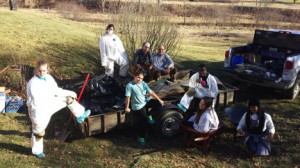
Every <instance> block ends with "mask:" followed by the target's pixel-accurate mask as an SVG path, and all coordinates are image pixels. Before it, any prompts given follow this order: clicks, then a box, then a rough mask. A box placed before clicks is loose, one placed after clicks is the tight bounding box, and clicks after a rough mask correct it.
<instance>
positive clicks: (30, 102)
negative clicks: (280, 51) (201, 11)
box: [27, 24, 275, 158]
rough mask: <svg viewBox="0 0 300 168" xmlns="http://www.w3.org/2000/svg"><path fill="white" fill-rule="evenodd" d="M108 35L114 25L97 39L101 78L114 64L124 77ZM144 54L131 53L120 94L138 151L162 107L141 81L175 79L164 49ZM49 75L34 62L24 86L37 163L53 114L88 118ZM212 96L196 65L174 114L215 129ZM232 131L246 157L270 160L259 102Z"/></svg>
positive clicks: (121, 52) (208, 78)
mask: <svg viewBox="0 0 300 168" xmlns="http://www.w3.org/2000/svg"><path fill="white" fill-rule="evenodd" d="M113 31H114V25H112V24H109V25H108V26H107V28H106V33H105V34H104V35H103V36H101V38H100V52H101V64H102V66H104V67H105V74H106V75H109V76H113V74H114V62H116V63H117V64H119V65H120V73H119V74H120V76H122V77H126V76H127V73H128V69H129V64H128V58H127V54H126V52H125V49H124V47H123V45H122V42H121V40H120V39H119V37H118V36H117V35H115V34H114V33H113ZM149 48H150V43H149V42H145V43H144V44H143V47H142V49H140V50H138V51H137V52H136V53H135V55H134V59H133V65H134V71H133V74H134V75H133V80H132V81H131V82H129V83H128V84H127V86H126V89H125V97H126V102H125V112H126V113H130V112H133V114H134V115H135V116H136V117H137V118H138V120H139V122H138V125H137V126H136V127H135V128H136V132H137V134H138V142H139V143H140V144H141V145H144V144H145V143H146V140H145V136H146V129H147V124H155V120H154V119H153V118H152V114H151V113H153V112H155V111H158V110H159V108H160V107H161V106H163V105H164V101H163V100H161V99H160V98H159V97H158V96H157V95H156V94H155V93H154V92H153V91H152V90H151V89H150V88H149V86H148V84H147V83H146V82H144V81H143V80H144V77H145V75H146V76H148V77H149V76H151V74H153V75H154V78H155V77H156V78H157V77H158V76H159V74H170V77H171V78H172V77H173V79H174V74H175V68H174V62H173V61H172V59H171V58H170V57H169V56H168V55H167V54H166V53H165V52H164V46H163V45H159V46H158V53H156V54H154V55H152V54H151V52H150V50H149ZM48 71H49V64H48V63H47V62H46V61H45V60H40V61H38V63H37V66H36V73H35V75H34V76H33V77H32V78H31V79H30V81H29V82H28V84H27V106H28V112H29V116H30V119H31V122H32V137H31V144H32V153H33V154H34V155H36V156H37V157H39V158H44V157H45V153H44V151H43V137H44V135H45V129H46V127H47V125H48V124H49V121H50V118H51V116H52V115H53V114H54V113H55V112H57V111H59V110H60V109H62V108H64V107H66V106H67V107H68V108H69V109H70V111H71V112H72V113H73V115H74V116H75V117H76V121H77V122H78V123H82V122H83V121H84V120H85V119H86V118H87V117H88V116H89V115H90V113H91V112H90V110H86V109H84V107H83V106H82V105H80V104H79V103H78V102H77V101H76V98H77V95H76V93H75V92H73V91H69V90H64V89H62V88H59V87H58V85H57V83H56V82H55V80H54V79H53V77H52V76H51V75H50V74H49V73H48ZM171 73H172V74H171ZM172 75H173V76H172ZM217 95H218V85H217V81H216V79H215V77H214V76H212V75H211V74H209V73H208V72H207V69H206V66H205V65H204V64H201V65H200V66H199V71H198V72H197V73H195V74H193V75H192V76H191V78H190V80H189V89H188V91H187V92H186V93H185V94H184V96H183V97H182V99H181V100H180V102H179V103H178V104H177V106H178V108H179V109H181V111H182V112H184V113H186V116H187V123H188V125H190V126H191V127H193V128H194V129H195V130H197V131H199V132H204V133H206V132H209V131H212V130H216V129H217V128H218V125H219V119H218V115H217V113H216V111H215V109H214V104H215V100H216V97H217ZM150 97H152V98H154V99H151V98H150ZM149 109H151V110H149ZM195 111H196V113H195ZM237 131H238V132H239V133H240V134H242V135H244V139H245V142H246V143H247V145H248V149H249V151H250V152H251V153H254V154H256V155H269V153H270V151H271V147H270V142H271V140H272V139H273V135H274V133H275V128H274V124H273V122H272V119H271V116H270V115H269V114H267V113H265V112H264V110H263V109H262V108H261V106H260V102H259V100H258V99H256V98H252V99H250V100H249V104H248V110H247V111H246V112H245V114H244V115H243V117H242V118H241V120H240V122H239V124H238V127H237Z"/></svg>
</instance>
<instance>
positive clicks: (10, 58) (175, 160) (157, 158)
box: [0, 8, 300, 167]
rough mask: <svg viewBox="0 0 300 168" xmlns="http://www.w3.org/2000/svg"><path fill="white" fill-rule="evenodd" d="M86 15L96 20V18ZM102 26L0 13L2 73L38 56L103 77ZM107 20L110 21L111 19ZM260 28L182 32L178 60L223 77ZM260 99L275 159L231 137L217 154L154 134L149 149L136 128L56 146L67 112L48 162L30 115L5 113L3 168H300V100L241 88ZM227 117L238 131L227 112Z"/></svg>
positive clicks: (0, 126) (63, 69)
mask: <svg viewBox="0 0 300 168" xmlns="http://www.w3.org/2000/svg"><path fill="white" fill-rule="evenodd" d="M84 17H86V18H88V14H85V15H84ZM91 17H92V18H93V20H97V21H101V20H102V21H103V22H101V23H100V22H99V23H95V22H92V23H88V22H76V21H70V20H67V19H63V18H62V17H61V15H59V13H56V12H47V11H40V10H27V9H18V11H17V12H12V11H8V10H6V9H3V8H1V9H0V25H1V26H0V42H1V43H0V51H1V52H0V59H1V62H0V67H1V68H3V67H4V66H6V65H10V64H14V63H17V64H20V63H22V64H26V65H31V66H34V64H35V60H36V59H38V58H46V59H48V60H50V61H51V64H52V65H56V66H58V67H59V72H60V74H61V75H62V77H64V78H69V77H76V76H77V75H78V74H77V71H82V70H86V69H90V70H92V71H93V72H95V73H96V74H97V73H99V69H100V64H99V61H100V60H99V49H98V36H99V35H100V34H101V31H102V29H103V28H104V26H105V25H106V24H107V22H106V16H103V15H101V14H91ZM103 18H105V19H103ZM253 31H254V28H243V27H239V28H230V27H224V28H218V27H206V26H180V32H181V34H182V40H181V45H182V46H181V47H182V49H181V51H180V52H179V54H178V56H177V57H176V58H175V60H176V63H177V64H178V66H180V67H181V68H193V69H195V68H196V67H197V65H198V64H199V62H205V63H206V64H207V65H208V69H209V71H210V72H211V73H213V74H214V75H216V76H218V77H220V78H221V79H222V76H221V75H220V73H219V71H218V68H219V67H222V66H223V62H222V61H223V59H224V52H225V50H226V49H227V48H228V47H230V46H235V45H242V44H246V43H248V42H250V41H251V36H252V32H253ZM254 95H256V96H258V97H259V98H261V101H262V105H263V107H265V109H266V111H267V112H268V113H269V114H270V115H271V116H272V118H273V121H274V124H275V128H276V133H277V134H278V135H279V136H280V139H277V140H276V141H275V142H274V143H273V148H272V149H273V151H272V152H273V153H272V155H271V156H269V157H252V156H250V155H249V154H248V153H247V151H246V149H245V147H244V146H243V145H241V144H239V143H238V142H234V141H233V136H232V134H231V133H226V134H225V135H226V137H225V138H223V139H217V140H216V141H214V142H213V143H212V146H211V149H210V153H209V154H208V155H203V154H202V153H201V152H199V151H198V150H196V149H193V148H189V149H184V148H182V147H181V142H182V137H181V136H180V135H179V136H176V137H173V138H170V139H163V138H156V136H155V135H153V134H152V133H150V131H149V134H148V135H149V136H148V139H147V140H148V143H147V144H146V146H144V147H141V146H139V145H138V143H137V142H136V139H135V137H134V136H133V130H132V128H127V129H122V130H116V131H112V132H108V133H106V134H99V135H95V136H92V137H88V138H80V136H79V135H77V134H74V135H73V136H72V137H70V139H68V141H67V142H65V143H62V144H60V143H58V142H57V141H55V140H54V129H55V128H56V127H57V126H60V127H63V123H64V122H65V121H66V120H67V115H66V113H64V111H61V112H58V113H57V114H55V115H54V116H53V117H52V120H51V122H50V124H49V126H48V128H47V131H46V132H47V134H46V138H45V141H44V146H45V153H46V155H47V157H46V158H45V159H43V160H40V159H37V158H35V157H33V156H32V155H31V148H30V135H31V134H30V125H31V123H30V120H29V117H28V116H27V114H26V113H16V114H1V115H0V119H1V120H0V156H1V157H0V167H299V165H300V162H299V161H300V144H299V142H300V133H299V132H298V129H299V116H300V111H299V109H300V108H299V103H300V99H299V97H298V98H297V99H295V100H286V99H282V98H281V94H280V93H278V92H277V91H274V90H270V89H265V88H260V87H246V86H241V88H240V91H239V93H238V95H237V96H238V103H239V104H245V103H246V102H247V99H248V97H250V96H254ZM218 113H219V117H220V119H221V120H222V121H224V122H225V123H226V124H227V125H228V126H229V127H230V126H231V125H230V123H229V122H228V120H227V119H226V117H225V114H224V112H222V111H219V112H218Z"/></svg>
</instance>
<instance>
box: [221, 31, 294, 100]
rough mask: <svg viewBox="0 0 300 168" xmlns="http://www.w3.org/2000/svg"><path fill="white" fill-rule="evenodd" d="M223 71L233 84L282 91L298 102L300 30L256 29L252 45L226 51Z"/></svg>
mask: <svg viewBox="0 0 300 168" xmlns="http://www.w3.org/2000/svg"><path fill="white" fill-rule="evenodd" d="M221 70H222V73H223V74H224V75H226V76H227V77H229V78H230V79H232V80H233V81H240V82H246V83H249V84H254V85H259V86H263V87H269V88H274V89H277V90H282V91H283V93H284V95H286V96H287V98H290V99H295V98H296V97H297V95H298V94H299V90H300V87H299V85H300V73H299V70H300V31H287V30H255V33H254V37H253V42H252V43H250V44H247V45H244V46H237V47H231V48H229V50H227V51H226V52H225V61H224V68H222V69H221Z"/></svg>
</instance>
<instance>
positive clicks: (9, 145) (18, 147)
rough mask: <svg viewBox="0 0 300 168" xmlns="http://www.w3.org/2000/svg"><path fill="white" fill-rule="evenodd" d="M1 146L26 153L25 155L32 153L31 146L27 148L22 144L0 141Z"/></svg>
mask: <svg viewBox="0 0 300 168" xmlns="http://www.w3.org/2000/svg"><path fill="white" fill-rule="evenodd" d="M0 148H1V149H6V150H10V151H13V152H16V153H20V154H24V155H29V154H30V148H26V147H24V146H22V145H17V144H12V143H4V142H0Z"/></svg>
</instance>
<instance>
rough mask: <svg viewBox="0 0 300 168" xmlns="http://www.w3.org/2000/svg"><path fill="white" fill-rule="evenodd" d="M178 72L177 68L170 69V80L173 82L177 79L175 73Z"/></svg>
mask: <svg viewBox="0 0 300 168" xmlns="http://www.w3.org/2000/svg"><path fill="white" fill-rule="evenodd" d="M176 72H177V69H176V68H171V71H170V80H171V81H172V82H174V80H175V74H176Z"/></svg>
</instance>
